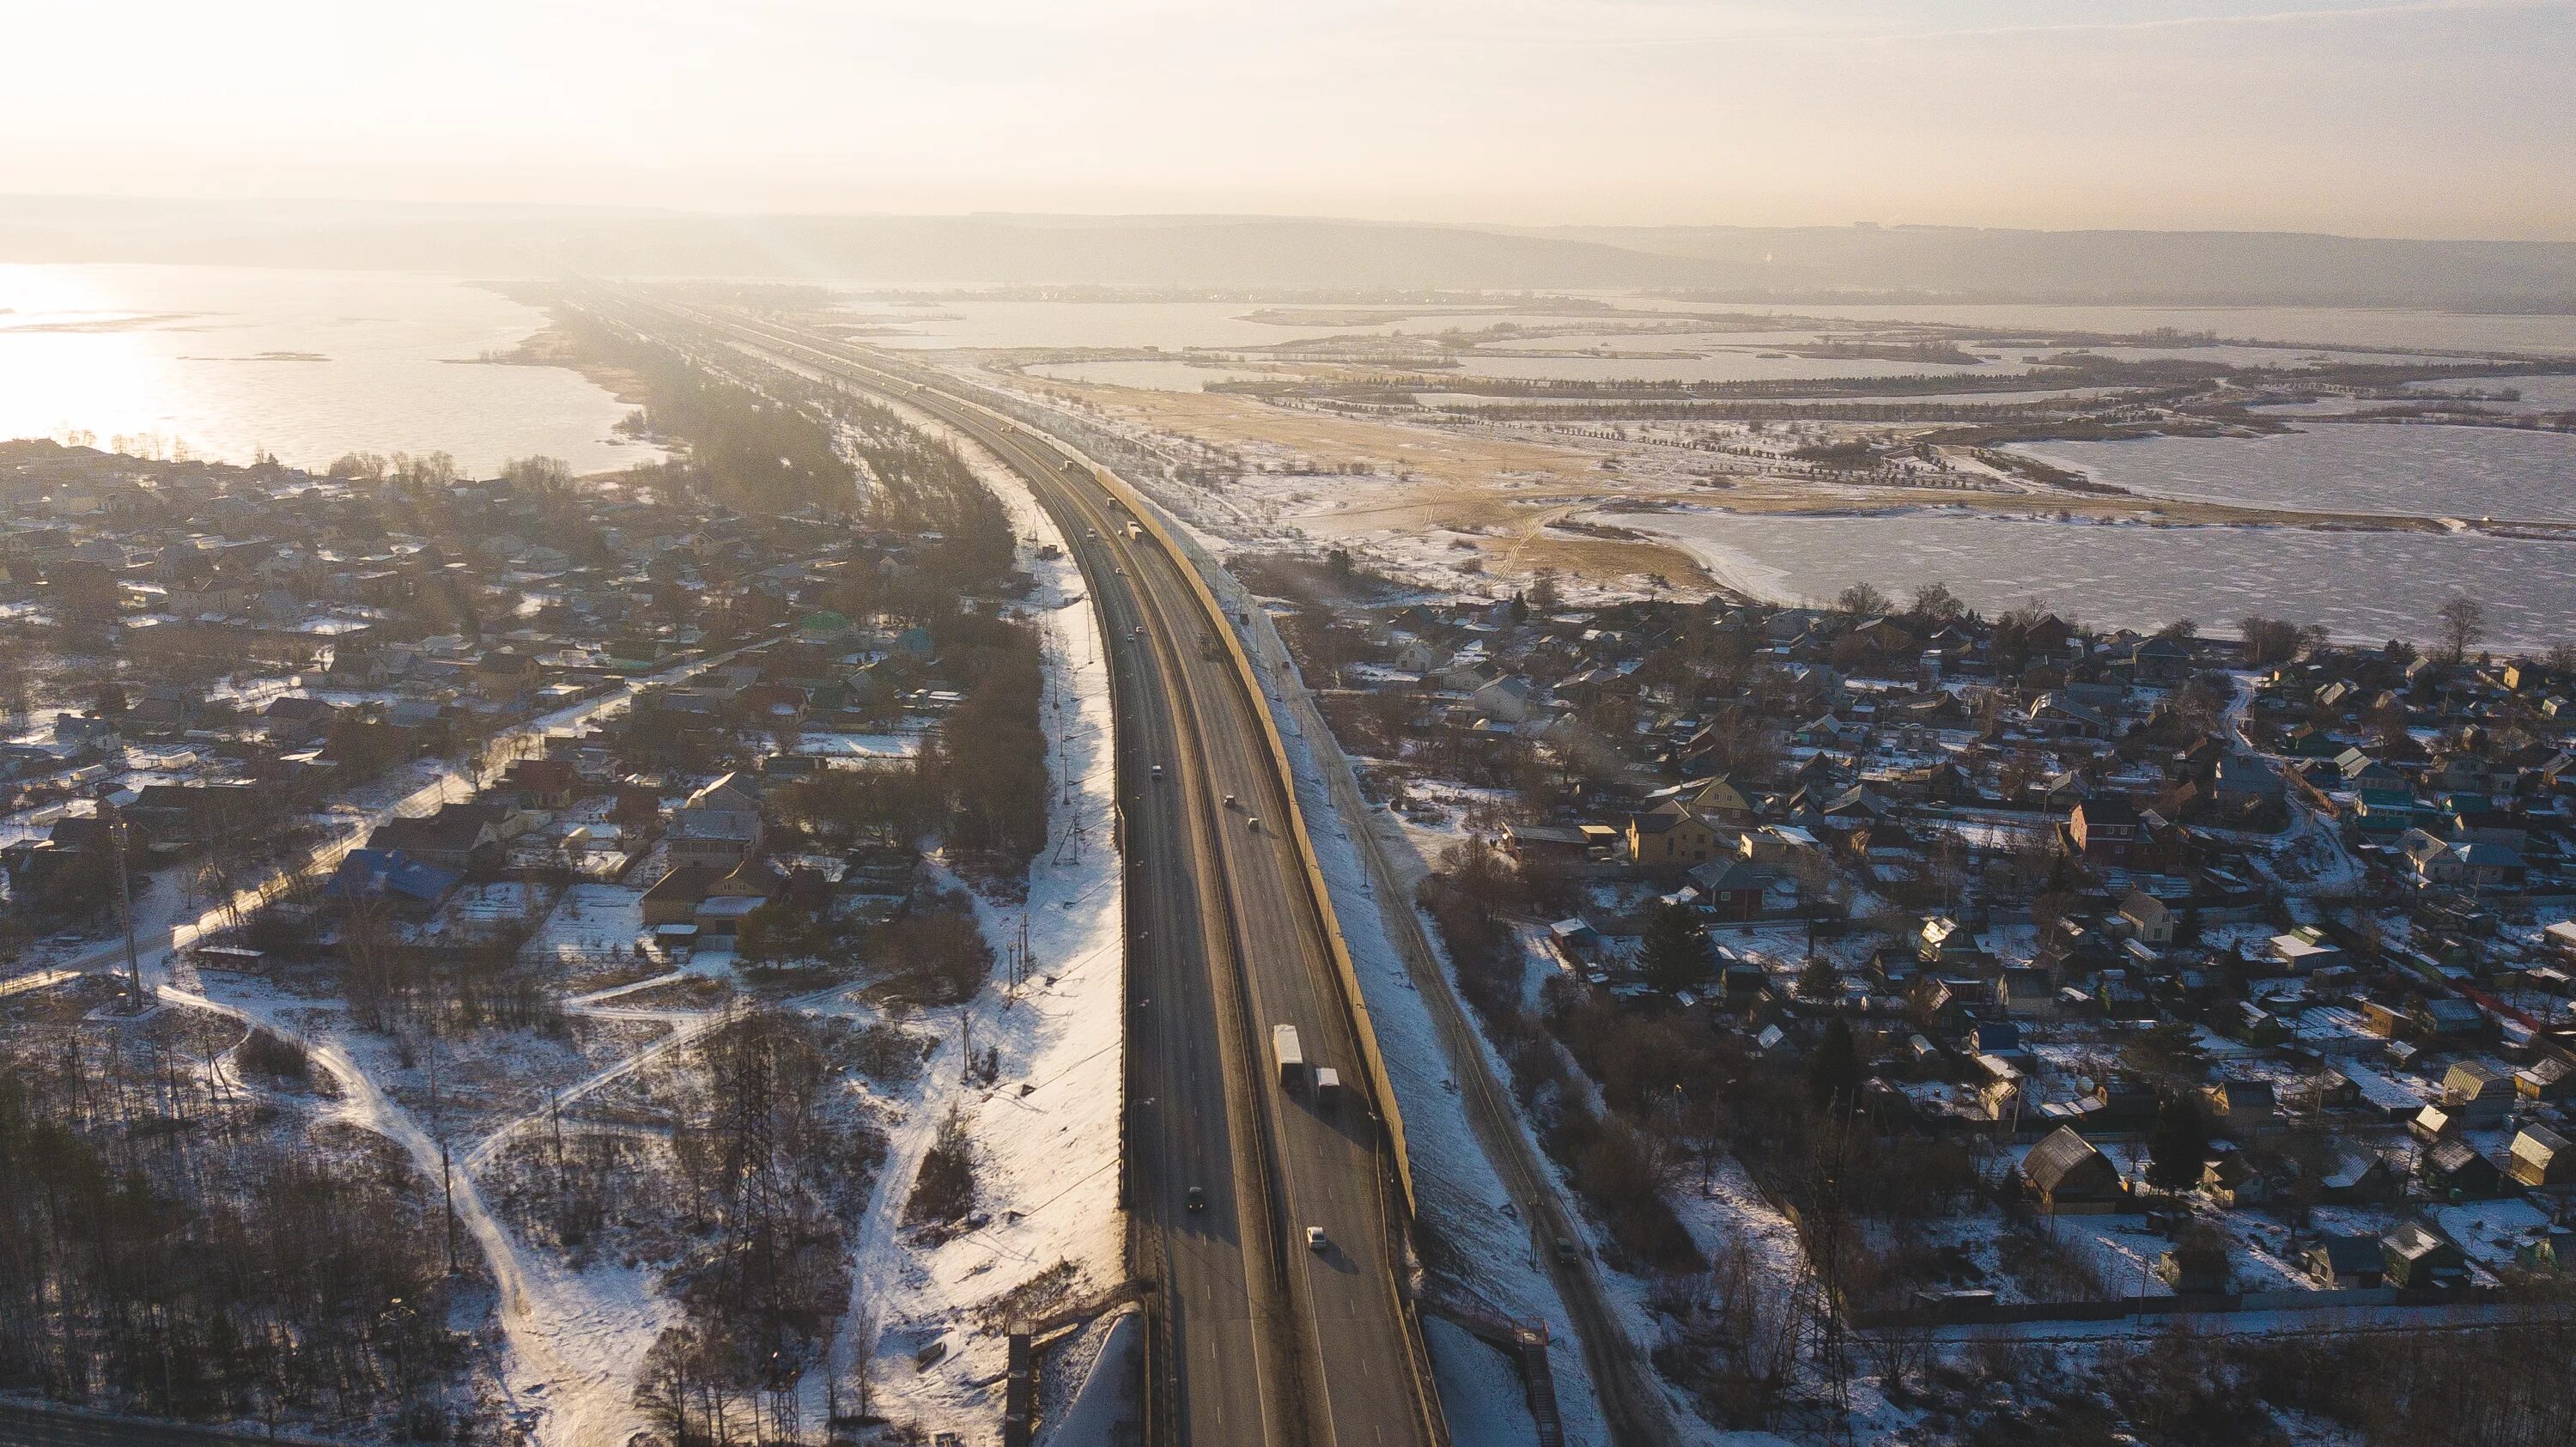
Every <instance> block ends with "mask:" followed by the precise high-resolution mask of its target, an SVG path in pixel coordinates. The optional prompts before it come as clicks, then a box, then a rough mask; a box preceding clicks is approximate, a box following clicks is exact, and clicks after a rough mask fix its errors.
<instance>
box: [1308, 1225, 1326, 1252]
mask: <svg viewBox="0 0 2576 1447" xmlns="http://www.w3.org/2000/svg"><path fill="white" fill-rule="evenodd" d="M1331 1244H1332V1243H1331V1242H1329V1241H1326V1240H1325V1239H1324V1228H1323V1227H1321V1226H1309V1227H1307V1228H1306V1249H1307V1250H1309V1251H1321V1250H1323V1249H1324V1248H1325V1247H1326V1246H1329V1245H1331Z"/></svg>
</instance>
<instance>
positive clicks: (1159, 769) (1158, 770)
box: [1154, 764, 1163, 779]
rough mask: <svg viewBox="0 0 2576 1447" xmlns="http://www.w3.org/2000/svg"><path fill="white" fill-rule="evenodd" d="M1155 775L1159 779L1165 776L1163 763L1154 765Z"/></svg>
mask: <svg viewBox="0 0 2576 1447" xmlns="http://www.w3.org/2000/svg"><path fill="white" fill-rule="evenodd" d="M1154 777H1155V778H1157V779H1159V778H1161V777H1163V766H1162V765H1160V764H1156V765H1155V766H1154Z"/></svg>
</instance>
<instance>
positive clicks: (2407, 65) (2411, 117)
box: [0, 0, 2576, 239]
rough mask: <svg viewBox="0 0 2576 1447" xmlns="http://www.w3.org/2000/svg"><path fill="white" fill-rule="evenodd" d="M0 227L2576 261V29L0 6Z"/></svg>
mask: <svg viewBox="0 0 2576 1447" xmlns="http://www.w3.org/2000/svg"><path fill="white" fill-rule="evenodd" d="M0 35H5V36H6V37H7V42H8V48H9V50H10V52H11V56H12V59H11V64H10V65H9V67H8V81H7V84H6V85H5V86H0V194H7V193H13V192H14V193H21V194H24V193H84V194H126V195H195V196H206V195H229V196H335V197H370V198H388V199H405V200H494V201H568V202H603V203H616V204H641V205H662V206H678V207H691V208H701V207H712V208H721V209H760V210H780V209H784V210H836V211H844V210H863V211H959V210H1074V211H1264V212H1299V213H1313V214H1336V215H1360V216H1373V217H1392V218H1414V219H1423V220H1483V221H1507V222H1521V223H1530V224H1560V223H1583V222H1614V223H1623V224H1633V223H1660V222H1680V223H1745V224H1776V223H1806V222H1821V223H1841V222H1847V221H1854V220H1877V221H1885V222H1900V221H1915V222H1949V223H1986V224H1995V225H2027V226H2051V227H2066V226H2151V227H2252V228H2299V229H2320V230H2337V231H2346V232H2356V233H2368V234H2379V235H2419V236H2423V235H2434V236H2502V237H2532V238H2542V237H2545V238H2554V239H2576V99H2571V95H2576V0H2422V3H2394V4H2391V3H2371V0H2307V3H2295V0H2294V3H2291V4H2261V3H2253V0H1914V3H1894V0H1378V3H1359V0H1259V3H1243V0H918V3H915V0H721V3H717V0H703V3H700V0H432V3H429V4H425V5H410V6H393V5H384V4H366V3H360V4H350V3H347V0H330V3H318V0H316V3H302V0H292V3H289V0H232V3H228V4H207V3H204V0H43V3H31V0H0Z"/></svg>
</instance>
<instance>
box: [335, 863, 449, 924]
mask: <svg viewBox="0 0 2576 1447" xmlns="http://www.w3.org/2000/svg"><path fill="white" fill-rule="evenodd" d="M464 882H465V876H464V875H462V874H459V873H457V872H456V871H455V870H452V869H441V868H439V867H438V866H436V865H433V864H423V863H421V862H420V861H419V860H417V859H414V858H412V857H411V856H409V855H407V854H405V853H403V852H402V851H401V850H399V849H352V850H350V851H349V853H348V856H347V857H346V858H344V859H342V860H341V861H340V867H339V868H338V869H337V870H334V871H333V872H332V875H331V880H330V882H329V883H328V884H325V885H324V886H323V887H322V893H323V894H324V895H325V896H326V897H328V898H331V899H336V900H341V901H344V902H347V903H351V904H376V903H381V904H385V905H388V906H390V907H391V908H392V909H393V910H394V912H395V913H397V914H403V915H411V916H415V917H422V918H425V917H427V916H429V915H432V914H435V913H437V912H438V907H439V906H440V905H442V904H445V903H446V902H447V900H448V897H449V896H450V895H453V894H454V893H456V890H457V887H458V886H460V885H462V884H463V883H464Z"/></svg>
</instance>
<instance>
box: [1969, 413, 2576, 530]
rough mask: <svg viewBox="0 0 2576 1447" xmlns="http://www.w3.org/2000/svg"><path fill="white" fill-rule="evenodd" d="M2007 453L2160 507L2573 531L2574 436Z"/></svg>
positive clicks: (2493, 430)
mask: <svg viewBox="0 0 2576 1447" xmlns="http://www.w3.org/2000/svg"><path fill="white" fill-rule="evenodd" d="M2014 450H2016V451H2020V452H2026V453H2028V454H2030V455H2031V456H2033V457H2037V458H2039V459H2041V460H2043V461H2046V462H2052V463H2055V464H2057V465H2058V466H2060V467H2072V468H2075V469H2078V470H2080V471H2082V472H2084V473H2085V474H2087V475H2089V476H2091V477H2093V478H2094V479H2096V480H2097V481H2101V482H2108V483H2113V484H2116V485H2118V486H2121V487H2125V488H2128V489H2129V490H2130V491H2132V492H2140V493H2147V494H2150V495H2153V496H2156V497H2173V498H2189V499H2192V500H2194V501H2199V502H2232V503H2250V504H2254V505H2257V506H2261V507H2280V508H2304V509H2311V510H2315V511H2320V512H2371V513H2394V514H2401V515H2406V516H2412V517H2460V518H2489V517H2491V518H2497V519H2513V520H2517V521H2546V522H2567V521H2576V433H2566V432H2524V431H2516V430H2513V429H2509V428H2497V427H2422V426H2413V425H2407V426H2392V425H2389V424H2385V423H2374V422H2342V423H2322V422H2310V423H2309V424H2308V425H2307V426H2306V427H2305V428H2304V430H2301V431H2297V432H2283V433H2278V434H2275V435H2273V436H2270V437H2143V438H2137V439H2134V440H2131V441H2126V442H2045V443H2032V444H2028V445H2024V446H2021V447H2018V448H2016V449H2014Z"/></svg>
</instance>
